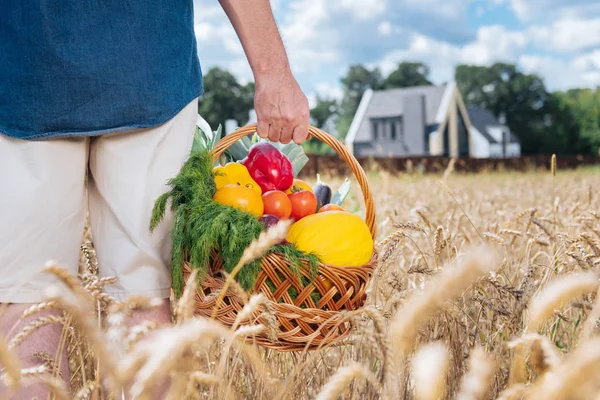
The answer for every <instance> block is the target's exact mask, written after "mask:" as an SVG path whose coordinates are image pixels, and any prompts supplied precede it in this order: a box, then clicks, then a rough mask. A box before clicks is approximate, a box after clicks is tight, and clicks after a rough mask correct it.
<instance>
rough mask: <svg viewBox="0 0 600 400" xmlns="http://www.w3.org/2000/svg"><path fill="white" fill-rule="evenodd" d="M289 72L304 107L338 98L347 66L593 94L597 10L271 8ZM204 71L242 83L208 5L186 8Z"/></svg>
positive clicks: (588, 5)
mask: <svg viewBox="0 0 600 400" xmlns="http://www.w3.org/2000/svg"><path fill="white" fill-rule="evenodd" d="M271 5H272V8H273V10H274V14H275V19H276V21H277V24H278V26H279V29H280V31H281V35H282V37H283V41H284V44H285V47H286V50H287V53H288V56H289V58H290V62H291V67H292V71H293V72H294V75H295V76H296V78H297V80H298V82H299V84H300V86H301V87H302V90H303V91H304V92H305V93H306V94H307V96H308V97H309V100H310V101H311V103H313V104H314V102H315V99H316V96H317V95H319V96H321V97H329V98H331V97H335V98H339V97H340V96H341V84H340V78H341V77H342V76H343V75H344V74H345V72H346V71H347V69H348V66H349V65H352V64H358V63H360V64H364V65H366V66H368V67H370V68H374V67H379V68H380V70H381V71H382V73H383V74H387V73H389V72H390V71H392V70H393V69H394V68H395V66H396V65H397V64H398V63H399V62H402V61H419V62H424V63H425V64H427V65H428V66H429V68H430V70H431V73H430V76H429V77H430V80H432V81H433V83H434V84H441V83H443V82H446V81H449V80H451V79H452V78H453V75H454V68H455V66H456V65H458V64H473V65H491V64H492V63H494V62H498V61H500V62H508V63H514V64H517V65H518V66H519V67H520V69H521V70H522V71H524V72H527V73H536V74H538V75H540V76H541V77H542V78H543V79H544V81H545V83H546V86H547V87H548V89H549V90H566V89H569V88H573V87H592V88H595V87H597V86H600V1H598V0H271ZM194 6H195V15H194V20H195V32H196V39H197V41H198V51H199V57H200V62H201V65H202V68H203V70H204V71H207V70H208V69H209V68H211V67H213V66H219V67H222V68H225V69H227V70H229V71H230V72H232V73H233V74H234V75H235V76H236V77H237V78H238V79H239V80H240V81H242V82H247V81H249V80H252V72H251V70H250V68H249V66H248V62H247V60H246V58H245V55H244V52H243V50H242V47H241V45H240V42H239V39H238V38H237V36H236V34H235V31H234V30H233V27H232V26H231V24H230V23H229V21H228V19H227V17H226V15H225V13H224V12H223V10H222V8H221V7H220V6H219V3H218V1H217V0H194Z"/></svg>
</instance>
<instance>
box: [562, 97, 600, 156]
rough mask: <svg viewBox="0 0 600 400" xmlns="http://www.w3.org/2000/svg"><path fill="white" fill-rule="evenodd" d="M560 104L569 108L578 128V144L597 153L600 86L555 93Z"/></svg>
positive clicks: (599, 120) (599, 135)
mask: <svg viewBox="0 0 600 400" xmlns="http://www.w3.org/2000/svg"><path fill="white" fill-rule="evenodd" d="M556 96H557V98H558V99H559V101H560V103H561V105H562V106H563V107H564V108H568V109H570V111H571V112H572V115H573V118H574V119H575V120H576V121H577V122H578V125H579V128H580V137H579V140H580V145H581V146H582V147H584V148H585V149H587V150H588V151H591V152H593V153H594V154H598V150H599V149H600V87H598V88H597V89H596V90H592V89H571V90H568V91H567V92H558V93H556Z"/></svg>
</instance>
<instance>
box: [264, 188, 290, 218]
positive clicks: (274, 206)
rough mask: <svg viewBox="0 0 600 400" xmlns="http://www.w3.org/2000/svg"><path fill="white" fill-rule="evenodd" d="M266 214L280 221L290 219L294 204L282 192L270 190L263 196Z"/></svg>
mask: <svg viewBox="0 0 600 400" xmlns="http://www.w3.org/2000/svg"><path fill="white" fill-rule="evenodd" d="M262 200H263V204H264V206H265V210H264V212H265V214H271V215H274V216H276V217H277V218H279V219H288V218H289V217H290V215H292V202H291V201H290V199H289V197H288V196H287V195H286V194H285V193H284V192H282V191H281V190H270V191H268V192H267V193H265V194H263V195H262Z"/></svg>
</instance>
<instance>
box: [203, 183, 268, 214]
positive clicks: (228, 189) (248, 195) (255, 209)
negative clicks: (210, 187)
mask: <svg viewBox="0 0 600 400" xmlns="http://www.w3.org/2000/svg"><path fill="white" fill-rule="evenodd" d="M213 200H215V201H216V202H217V203H221V204H225V205H227V206H231V207H234V208H237V209H238V210H240V211H245V212H249V213H250V214H252V215H255V216H256V217H258V218H260V217H261V216H262V215H263V212H264V205H263V201H262V198H261V196H260V194H258V192H256V191H255V190H254V189H251V188H248V187H245V186H239V185H237V184H233V185H225V186H223V187H222V188H220V189H218V190H217V191H216V193H215V195H214V196H213Z"/></svg>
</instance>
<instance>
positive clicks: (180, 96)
mask: <svg viewBox="0 0 600 400" xmlns="http://www.w3.org/2000/svg"><path fill="white" fill-rule="evenodd" d="M201 94H202V73H201V68H200V62H199V60H198V55H197V47H196V37H195V35H194V12H193V0H170V1H165V0H107V1H102V0H76V1H73V0H12V1H2V2H0V133H3V134H5V135H8V136H10V137H15V138H22V139H42V138H57V137H65V136H74V135H84V136H93V135H99V134H103V133H109V132H119V131H124V130H130V129H135V128H144V127H151V126H154V125H159V124H161V123H164V122H166V121H167V120H169V119H170V118H171V117H173V116H175V115H176V114H177V113H178V112H179V111H180V110H181V109H182V108H184V107H185V105H187V104H188V103H189V102H190V101H191V100H193V99H194V98H196V97H198V96H200V95H201Z"/></svg>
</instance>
